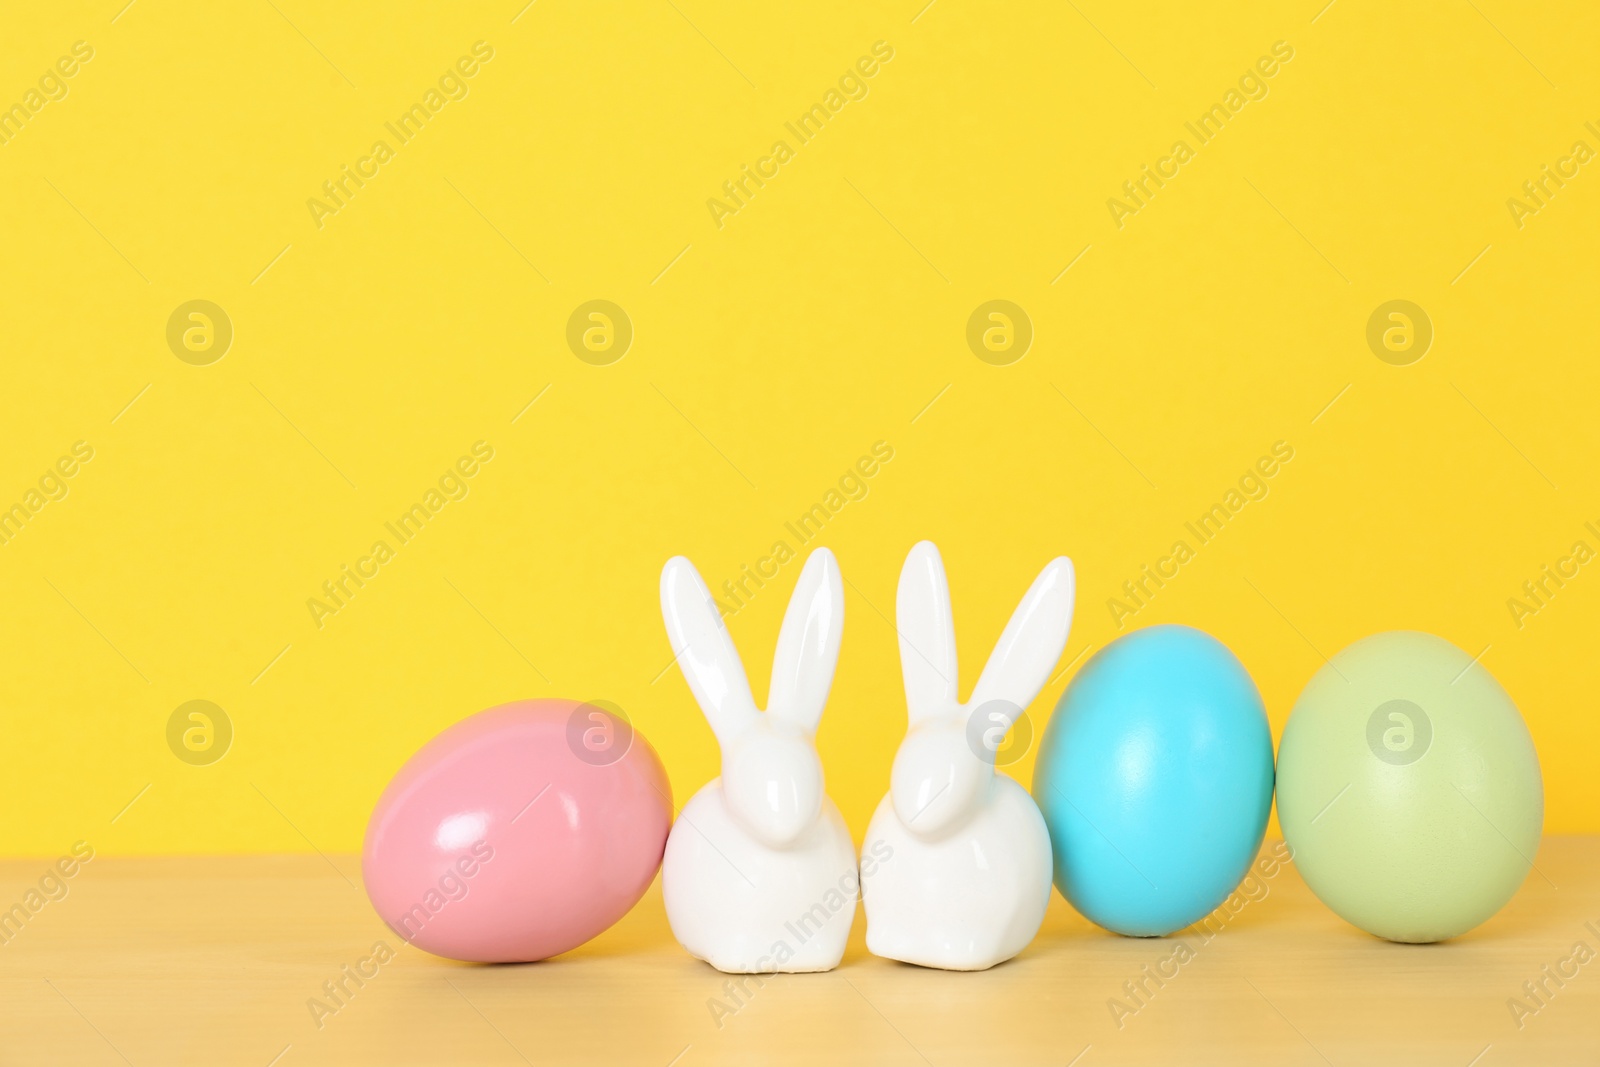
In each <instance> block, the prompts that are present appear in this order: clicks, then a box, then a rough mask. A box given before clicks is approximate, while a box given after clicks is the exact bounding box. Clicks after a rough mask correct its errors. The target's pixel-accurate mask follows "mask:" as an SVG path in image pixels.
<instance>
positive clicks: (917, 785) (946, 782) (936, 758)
mask: <svg viewBox="0 0 1600 1067" xmlns="http://www.w3.org/2000/svg"><path fill="white" fill-rule="evenodd" d="M988 770H989V769H988V768H987V767H986V766H984V765H983V764H981V763H980V762H979V761H978V759H977V758H976V757H975V756H973V754H972V753H971V752H970V751H968V750H967V748H966V747H965V741H964V739H963V735H962V733H961V732H960V731H959V730H926V731H921V730H916V731H913V732H912V733H910V734H908V735H907V736H906V739H905V741H903V742H902V743H901V745H900V751H899V752H898V753H896V754H895V759H894V769H893V771H891V772H890V777H889V795H890V798H891V800H892V801H893V803H894V812H895V815H896V816H898V817H899V819H900V823H901V825H903V826H904V827H905V828H906V829H907V830H909V831H911V832H912V833H913V834H915V835H917V836H918V837H922V838H925V839H926V838H936V837H938V836H939V835H940V834H942V833H943V832H944V831H945V830H947V829H948V828H950V827H951V826H952V825H953V824H955V823H957V822H959V821H961V819H962V818H963V817H964V816H965V815H966V814H967V813H969V812H971V811H972V810H973V809H974V808H975V806H976V803H977V797H978V794H979V792H980V791H981V789H982V786H983V784H984V781H985V775H986V773H987V772H988Z"/></svg>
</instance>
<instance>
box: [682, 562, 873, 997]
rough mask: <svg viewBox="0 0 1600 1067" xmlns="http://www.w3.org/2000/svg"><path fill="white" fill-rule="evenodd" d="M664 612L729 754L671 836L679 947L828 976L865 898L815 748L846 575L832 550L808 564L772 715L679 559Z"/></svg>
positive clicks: (788, 622) (835, 655)
mask: <svg viewBox="0 0 1600 1067" xmlns="http://www.w3.org/2000/svg"><path fill="white" fill-rule="evenodd" d="M661 614H662V616H663V617H664V618H665V620H666V624H667V636H668V637H669V638H670V639H671V641H672V650H673V652H674V653H676V654H677V656H678V665H679V667H681V668H682V669H683V676H684V678H685V679H687V680H688V682H689V688H690V690H692V691H693V693H694V696H695V699H696V700H698V701H699V702H700V707H701V708H702V709H703V710H704V712H705V716H706V721H707V722H709V723H710V724H711V731H712V733H714V734H715V735H716V738H717V742H718V744H719V745H720V746H721V748H722V777H721V778H718V779H714V780H713V781H711V782H710V783H709V784H707V785H706V786H705V787H704V788H702V789H701V790H700V791H699V792H698V793H696V794H695V795H694V796H693V797H691V798H690V800H689V803H687V804H685V805H684V806H683V810H682V811H681V812H680V813H679V814H678V820H677V822H676V823H674V824H673V827H672V833H671V834H670V835H669V836H668V838H667V850H666V856H665V857H664V859H663V860H662V867H661V889H662V895H663V897H664V899H665V902H666V906H667V921H668V922H669V923H670V924H671V926H672V933H673V936H674V937H676V938H677V939H678V943H679V944H681V945H682V946H683V947H684V948H685V949H687V950H688V951H689V954H690V955H692V956H695V957H697V958H699V959H702V960H705V961H706V962H707V963H709V964H711V965H712V966H713V967H715V968H717V970H719V971H729V972H732V973H735V974H754V973H769V972H774V971H827V970H832V969H833V968H834V967H837V966H838V965H839V960H840V958H841V957H842V956H843V955H844V945H845V940H846V938H847V937H848V936H849V933H850V924H851V923H852V922H853V921H854V919H855V912H856V901H857V900H858V899H859V896H860V879H859V877H858V876H857V872H856V855H855V845H854V843H853V842H852V841H851V840H850V831H849V830H848V829H847V828H846V826H845V822H844V818H843V817H842V816H841V815H840V814H839V809H838V808H837V807H835V806H834V803H833V801H832V800H830V799H829V798H828V796H827V794H826V793H825V792H824V791H823V782H822V762H821V760H819V759H818V758H817V751H816V741H815V738H816V732H817V722H818V720H819V719H820V718H821V717H822V707H823V705H824V704H825V703H827V700H828V689H829V687H830V686H831V685H832V683H833V668H834V665H835V663H837V662H838V659H839V637H840V633H841V630H842V629H843V626H844V587H843V585H842V584H841V582H840V578H839V565H838V563H837V562H835V560H834V558H833V553H831V552H829V551H828V550H827V549H825V548H819V549H817V550H816V551H815V552H813V553H811V555H810V557H809V558H808V559H807V560H806V565H805V568H804V569H803V570H802V571H801V573H800V582H799V584H798V585H797V586H796V588H795V591H794V596H793V597H791V598H790V600H789V607H788V610H787V611H786V612H785V613H784V616H783V628H782V629H781V630H780V631H779V633H778V650H777V653H776V654H775V655H774V657H773V665H772V687H771V689H770V691H769V696H768V700H767V710H766V711H765V712H764V713H763V712H760V711H757V710H756V705H755V700H754V699H753V698H752V697H751V695H750V683H749V681H748V680H747V679H746V678H745V673H744V667H743V666H742V665H741V663H740V661H739V653H738V652H737V651H736V650H735V649H734V647H733V639H732V638H731V637H729V635H728V631H727V628H726V627H725V626H724V625H723V623H722V617H721V616H720V615H719V614H718V612H717V608H716V605H715V604H714V603H713V602H712V599H711V593H710V592H709V591H708V590H707V589H706V585H705V582H703V581H702V580H701V578H700V574H699V572H697V571H696V570H695V569H694V564H692V563H690V562H689V561H688V560H687V559H685V558H683V557H682V556H677V557H674V558H673V559H671V560H668V561H667V565H666V567H665V568H664V569H663V570H662V572H661Z"/></svg>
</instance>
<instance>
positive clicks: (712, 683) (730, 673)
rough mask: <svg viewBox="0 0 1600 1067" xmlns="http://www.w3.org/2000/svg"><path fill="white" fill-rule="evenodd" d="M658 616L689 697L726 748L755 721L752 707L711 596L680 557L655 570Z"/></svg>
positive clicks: (747, 686)
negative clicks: (658, 571)
mask: <svg viewBox="0 0 1600 1067" xmlns="http://www.w3.org/2000/svg"><path fill="white" fill-rule="evenodd" d="M661 617H662V619H664V620H665V621H666V624H667V638H668V640H670V641H671V642H672V652H673V655H675V656H676V657H677V663H678V666H679V667H680V668H681V669H682V670H683V677H684V679H685V680H686V681H687V682H688V683H689V690H690V692H692V693H694V698H695V700H697V701H699V702H700V708H701V710H702V711H703V712H705V716H706V721H707V722H709V723H710V724H711V732H712V733H714V734H716V735H717V741H718V743H719V744H722V745H727V744H728V742H729V741H731V740H733V738H735V737H737V736H738V735H739V734H740V733H742V732H743V731H744V730H745V728H746V727H748V726H749V725H750V724H751V723H753V722H754V721H755V718H756V714H757V713H756V702H755V700H754V698H752V697H751V696H750V682H749V680H748V679H746V678H745V674H744V664H742V663H740V662H739V652H738V650H737V649H735V648H734V647H733V638H732V637H730V636H729V635H728V629H727V627H726V626H724V625H723V624H722V616H721V615H720V614H719V613H718V612H717V606H716V604H715V603H714V602H713V601H712V599H711V591H710V590H709V589H707V588H706V583H705V582H704V581H702V580H701V578H700V572H699V571H697V570H695V569H694V564H693V563H690V562H689V561H688V560H687V559H685V558H684V557H682V556H674V557H672V558H671V559H669V560H667V565H666V566H665V567H663V568H662V569H661Z"/></svg>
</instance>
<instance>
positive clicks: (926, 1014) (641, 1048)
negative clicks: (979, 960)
mask: <svg viewBox="0 0 1600 1067" xmlns="http://www.w3.org/2000/svg"><path fill="white" fill-rule="evenodd" d="M50 862H51V861H48V860H43V859H39V860H6V861H4V862H3V863H0V907H9V906H10V904H11V903H12V902H22V901H24V899H25V894H27V892H28V890H29V889H30V888H37V887H38V884H39V881H40V879H41V877H43V876H44V875H45V874H46V872H47V871H48V870H49V869H50ZM358 870H359V866H358V864H357V862H356V860H355V858H354V857H345V856H336V857H333V858H331V859H324V858H322V857H319V856H315V855H313V856H269V857H230V858H137V859H135V858H115V857H97V858H95V859H94V860H92V861H91V862H90V863H88V864H87V865H85V866H83V867H82V868H81V869H79V870H78V871H77V872H76V874H75V876H74V877H73V878H71V879H70V880H65V881H63V882H62V883H60V885H64V886H65V887H66V890H67V892H66V895H65V896H62V897H60V899H55V900H50V899H48V898H47V897H44V896H43V895H42V894H41V896H40V897H37V898H33V899H34V901H35V902H37V901H39V900H41V899H42V900H44V901H45V903H44V904H43V906H42V907H40V908H39V910H38V911H37V913H36V914H33V915H32V916H31V918H29V919H28V920H27V921H26V923H25V924H23V925H22V927H21V929H20V930H15V929H14V928H13V927H10V926H7V927H4V928H3V930H4V933H5V934H6V936H7V937H8V938H9V940H7V941H5V943H4V944H3V945H0V1004H3V1007H0V1064H7V1065H9V1064H46V1063H51V1064H55V1063H72V1064H77V1063H83V1064H124V1063H126V1064H133V1065H137V1067H145V1065H169V1064H205V1065H207V1067H213V1065H225V1064H239V1065H244V1067H267V1065H269V1064H277V1065H281V1067H299V1065H302V1064H341V1065H344V1064H384V1065H386V1067H397V1065H402V1064H462V1065H466V1064H500V1065H516V1064H522V1063H530V1064H545V1063H571V1062H590V1063H635V1064H645V1065H650V1067H668V1065H677V1067H699V1065H703V1064H714V1063H744V1064H767V1063H773V1064H787V1063H807V1064H811V1063H819V1064H854V1063H860V1064H873V1065H895V1064H910V1065H924V1064H936V1065H939V1067H944V1065H946V1064H951V1065H953V1064H966V1063H1006V1064H1053V1065H1056V1067H1061V1065H1064V1064H1074V1065H1077V1067H1098V1065H1101V1064H1130V1063H1159V1064H1189V1063H1234V1062H1241V1061H1243V1062H1257V1063H1270V1064H1338V1065H1345V1064H1370V1063H1394V1064H1407V1065H1412V1064H1418V1065H1422V1064H1440V1065H1450V1067H1467V1065H1469V1064H1471V1065H1472V1067H1498V1065H1503V1064H1541V1065H1542V1064H1569V1063H1570V1064H1579V1063H1582V1064H1595V1063H1600V959H1595V960H1590V957H1591V956H1592V955H1593V953H1591V952H1587V951H1584V952H1578V953H1577V954H1576V955H1575V946H1576V945H1577V944H1578V943H1580V942H1581V943H1583V944H1584V945H1585V946H1587V948H1589V949H1593V950H1596V951H1600V838H1597V837H1579V838H1550V839H1547V840H1546V841H1545V842H1544V845H1543V847H1542V849H1541V850H1540V852H1539V856H1538V860H1537V870H1536V871H1535V872H1534V873H1533V874H1532V875H1530V876H1529V878H1528V881H1527V882H1526V883H1525V884H1524V886H1523V888H1522V891H1521V892H1520V893H1519V894H1518V896H1517V897H1516V898H1515V899H1514V900H1513V901H1512V903H1511V904H1510V905H1509V906H1508V907H1507V908H1506V909H1505V910H1504V911H1503V912H1501V913H1500V915H1498V916H1496V917H1495V918H1494V919H1493V920H1491V921H1490V922H1489V923H1487V924H1486V925H1484V926H1483V927H1481V928H1479V929H1478V930H1476V931H1474V932H1473V933H1471V934H1469V935H1467V936H1465V937H1462V938H1460V939H1459V940H1457V941H1454V942H1450V943H1448V944H1442V945H1430V946H1411V945H1393V944H1389V943H1387V942H1383V941H1379V940H1377V939H1375V938H1371V937H1368V936H1366V935H1365V934H1362V933H1361V932H1360V931H1357V930H1355V929H1354V928H1352V927H1350V926H1347V925H1346V924H1344V923H1343V922H1342V921H1340V920H1339V919H1338V918H1337V917H1335V916H1334V915H1333V914H1332V913H1331V912H1329V911H1328V910H1327V909H1326V908H1324V907H1322V905H1321V904H1319V903H1318V902H1317V900H1316V899H1315V898H1314V897H1313V896H1312V895H1311V894H1310V892H1309V891H1308V890H1307V888H1306V886H1305V884H1304V883H1303V882H1302V881H1301V880H1300V878H1299V876H1298V874H1297V873H1296V872H1295V871H1294V870H1293V868H1292V866H1291V867H1288V868H1286V869H1284V870H1283V871H1282V873H1279V874H1278V875H1277V876H1276V877H1275V878H1273V879H1271V880H1270V881H1268V882H1265V883H1264V887H1263V888H1264V892H1257V893H1255V894H1254V896H1255V897H1256V898H1257V899H1253V900H1249V901H1246V902H1245V903H1244V904H1243V906H1242V907H1240V908H1239V910H1238V912H1237V914H1236V915H1234V916H1233V917H1232V918H1231V919H1230V920H1229V921H1228V922H1227V924H1226V926H1225V927H1224V928H1223V929H1222V930H1221V931H1220V933H1217V934H1215V935H1214V936H1211V937H1210V938H1209V939H1208V938H1207V937H1206V936H1205V935H1203V934H1200V933H1197V932H1193V931H1191V932H1189V933H1187V934H1184V935H1178V936H1175V937H1172V938H1166V939H1158V940H1134V939H1129V938H1122V937H1116V936H1113V935H1110V934H1107V933H1105V932H1103V931H1101V930H1099V929H1097V928H1095V927H1093V926H1091V925H1090V924H1088V923H1087V922H1086V921H1085V920H1083V919H1082V918H1080V917H1079V916H1078V915H1077V914H1076V913H1074V912H1073V911H1072V910H1071V909H1070V908H1069V907H1067V905H1066V904H1065V903H1064V902H1063V901H1062V900H1061V899H1060V898H1059V897H1057V898H1056V899H1055V900H1054V902H1053V903H1052V906H1051V910H1050V914H1049V917H1048V918H1047V919H1046V921H1045V926H1044V929H1043V931H1042V932H1041V933H1040V935H1039V938H1038V939H1037V940H1036V941H1035V942H1034V944H1033V945H1032V947H1031V948H1029V949H1028V950H1027V951H1026V952H1025V953H1023V954H1022V955H1021V956H1020V957H1018V958H1017V959H1016V960H1014V961H1012V962H1011V963H1008V964H1005V965H1002V966H1000V967H997V968H995V969H994V970H992V971H988V972H984V973H979V974H952V973H945V972H940V971H930V970H922V969H919V968H916V967H910V966H905V965H901V964H894V963H888V962H885V961H883V960H880V959H877V958H875V957H873V956H871V955H869V954H868V953H867V952H866V950H865V948H864V945H863V942H862V925H863V919H862V917H861V916H860V914H859V913H858V914H857V917H856V926H855V930H854V932H853V935H852V941H851V947H850V950H849V952H848V953H847V954H846V956H845V961H844V964H843V965H842V966H841V967H840V968H839V969H838V970H836V971H834V972H832V973H828V974H816V975H781V976H776V977H772V978H769V979H767V980H766V981H765V982H764V983H763V984H761V985H759V986H757V984H756V983H755V982H754V981H749V982H747V992H745V993H738V992H737V991H736V990H731V989H730V982H731V979H730V977H729V976H726V975H722V974H719V973H718V972H716V971H714V970H712V969H711V968H710V967H708V966H706V965H704V964H702V963H698V962H696V961H694V960H692V959H690V958H689V957H688V956H687V955H685V954H684V953H683V952H682V950H680V949H679V948H678V946H677V944H676V943H675V942H674V941H673V940H672V937H671V934H670V932H669V931H668V929H667V925H666V917H665V914H664V913H663V911H662V907H661V896H660V891H659V887H656V888H652V890H651V891H650V893H649V895H647V896H646V897H645V899H644V900H643V901H642V902H641V903H640V904H639V906H638V907H636V908H635V909H634V910H633V912H632V913H631V914H630V915H629V916H628V917H627V918H626V919H624V920H623V921H622V922H621V923H620V924H618V925H617V926H616V927H615V928H613V929H612V930H611V931H609V932H608V933H606V934H605V935H603V936H602V937H600V938H599V939H597V940H595V941H594V942H591V943H590V944H588V945H586V946H584V947H583V948H581V949H578V950H577V951H575V952H572V953H570V954H568V955H566V956H564V957H561V958H559V959H556V960H551V961H547V962H544V963H537V964H526V965H518V966H474V965H468V964H459V963H452V962H448V961H445V960H440V959H436V958H434V957H431V956H428V955H426V954H424V953H422V952H421V951H419V950H417V949H415V948H411V947H407V946H405V945H404V944H403V943H402V942H401V941H400V940H399V939H398V938H396V937H395V935H394V934H393V933H391V932H390V931H388V930H387V929H386V928H385V927H384V926H383V925H382V923H381V922H380V921H379V920H378V918H377V916H376V915H375V914H374V913H373V911H372V909H371V907H370V906H369V905H368V903H367V900H366V896H365V895H364V894H363V893H362V891H361V888H360V881H359V875H358ZM47 888H49V889H52V890H53V891H54V892H55V893H56V894H57V895H59V893H60V886H59V885H58V884H57V883H54V882H51V883H50V885H49V886H47ZM1241 899H1242V898H1241ZM1589 924H1592V925H1589ZM1180 940H1182V941H1183V942H1184V943H1185V944H1186V945H1187V946H1188V952H1185V953H1180V952H1179V948H1178V942H1179V941H1180ZM379 941H382V942H385V943H386V944H387V945H388V946H389V947H390V948H392V949H395V950H397V951H395V952H394V955H393V959H391V960H390V961H389V962H387V963H384V964H382V965H380V966H379V967H378V973H377V974H376V976H374V977H372V978H370V979H368V980H367V981H366V982H365V984H364V985H362V986H360V987H356V986H355V984H354V983H353V982H350V981H349V980H346V986H347V988H350V989H354V990H355V991H354V994H353V995H351V996H349V997H347V998H341V999H342V1003H340V1002H337V1001H334V1000H333V999H332V998H329V997H328V996H327V994H326V992H325V990H324V983H326V982H332V981H335V980H337V979H339V978H340V977H341V975H342V973H343V968H344V967H345V966H346V965H354V964H355V963H357V961H360V960H362V959H366V958H370V957H371V956H372V954H373V948H374V944H375V943H376V942H379ZM1175 954H1178V955H1183V956H1185V957H1186V962H1183V963H1182V964H1181V965H1179V964H1177V963H1175V962H1170V961H1173V960H1174V959H1175ZM1580 958H1581V960H1582V961H1583V962H1581V963H1580V962H1578V961H1579V959H1580ZM1163 961H1168V962H1163ZM1158 964H1162V968H1161V969H1163V970H1165V971H1166V972H1167V973H1169V974H1172V972H1173V971H1176V973H1175V974H1173V976H1172V977H1170V978H1168V979H1165V980H1163V983H1162V984H1161V985H1160V986H1159V987H1158V986H1157V985H1156V984H1155V983H1154V982H1153V981H1151V980H1149V979H1145V978H1144V975H1145V973H1146V972H1145V968H1146V967H1149V968H1150V969H1151V970H1152V971H1156V970H1157V965H1158ZM1546 967H1549V968H1550V971H1548V972H1546V971H1545V968H1546ZM365 969H366V970H367V971H368V972H369V973H370V972H371V969H372V965H371V964H368V965H366V966H365ZM1560 971H1565V972H1566V973H1567V974H1569V975H1572V974H1573V972H1574V971H1575V972H1576V973H1575V976H1572V977H1566V978H1562V979H1561V982H1562V984H1561V985H1558V984H1557V983H1556V981H1554V980H1552V979H1551V978H1549V977H1546V975H1547V974H1556V975H1558V977H1559V972H1560ZM1141 979H1143V982H1144V986H1145V988H1146V989H1147V990H1149V991H1150V992H1149V994H1148V995H1143V994H1141V996H1140V997H1139V999H1137V1000H1136V999H1135V998H1134V997H1132V996H1130V995H1129V993H1128V991H1127V989H1126V988H1125V987H1124V983H1126V982H1139V981H1140V980H1141ZM1541 981H1542V982H1543V984H1544V986H1545V987H1546V988H1547V989H1548V990H1549V991H1550V995H1549V996H1545V995H1544V994H1542V993H1541V994H1540V997H1539V999H1540V1001H1542V1004H1541V1003H1539V1002H1536V1001H1534V1000H1533V999H1531V998H1530V997H1529V995H1528V992H1527V990H1526V989H1525V988H1524V985H1523V983H1525V982H1533V983H1536V984H1537V983H1539V982H1541ZM313 998H317V999H320V1000H321V1001H322V1003H323V1004H324V1005H325V1008H324V1009H323V1010H321V1011H314V1010H313V1007H312V1006H311V1003H310V1002H311V1001H312V1000H313ZM1513 998H1520V999H1521V1002H1522V1003H1523V1005H1524V1006H1525V1008H1526V1010H1525V1011H1523V1012H1522V1013H1514V1012H1513V1010H1512V1008H1511V1006H1510V1002H1511V1001H1512V1000H1513ZM1119 1002H1120V1004H1121V1008H1120V1009H1118V1008H1117V1003H1119ZM1535 1008H1537V1011H1535V1010H1534V1009H1535Z"/></svg>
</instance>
